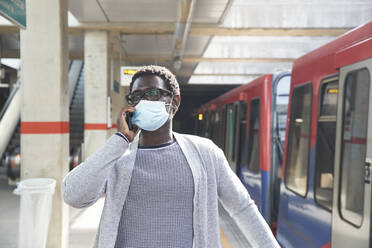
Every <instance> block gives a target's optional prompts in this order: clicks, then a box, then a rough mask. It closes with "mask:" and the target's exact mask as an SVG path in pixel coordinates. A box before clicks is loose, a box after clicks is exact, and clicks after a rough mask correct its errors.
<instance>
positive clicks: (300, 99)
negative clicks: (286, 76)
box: [285, 84, 312, 196]
mask: <svg viewBox="0 0 372 248" xmlns="http://www.w3.org/2000/svg"><path fill="white" fill-rule="evenodd" d="M311 91H312V86H311V84H305V85H303V86H300V87H297V88H295V89H294V90H293V96H292V103H291V118H290V123H289V134H288V148H287V161H286V175H285V183H286V185H287V187H288V188H289V189H291V190H293V191H294V192H296V193H298V194H300V195H303V196H305V194H306V191H307V172H308V170H307V168H308V157H309V136H310V135H309V134H310V119H311V96H312V94H311Z"/></svg>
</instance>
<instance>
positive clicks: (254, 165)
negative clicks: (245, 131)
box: [248, 99, 260, 173]
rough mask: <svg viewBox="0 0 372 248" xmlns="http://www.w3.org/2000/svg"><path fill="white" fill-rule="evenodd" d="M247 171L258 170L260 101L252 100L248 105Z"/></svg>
mask: <svg viewBox="0 0 372 248" xmlns="http://www.w3.org/2000/svg"><path fill="white" fill-rule="evenodd" d="M248 144H249V145H248V147H249V148H248V169H249V170H251V171H253V172H256V173H258V171H259V169H260V100H259V99H254V100H252V101H251V104H250V114H249V142H248Z"/></svg>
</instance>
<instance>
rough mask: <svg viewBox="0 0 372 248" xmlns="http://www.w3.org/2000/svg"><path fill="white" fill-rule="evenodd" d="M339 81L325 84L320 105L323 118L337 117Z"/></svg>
mask: <svg viewBox="0 0 372 248" xmlns="http://www.w3.org/2000/svg"><path fill="white" fill-rule="evenodd" d="M337 94H338V81H332V82H329V83H327V84H323V86H322V93H321V99H322V102H321V104H320V115H321V116H336V113H337Z"/></svg>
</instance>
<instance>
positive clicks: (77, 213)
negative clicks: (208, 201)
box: [0, 168, 251, 248]
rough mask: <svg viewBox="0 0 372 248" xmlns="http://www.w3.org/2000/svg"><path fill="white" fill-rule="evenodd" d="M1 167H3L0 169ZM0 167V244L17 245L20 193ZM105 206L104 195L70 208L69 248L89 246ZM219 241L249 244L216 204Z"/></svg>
mask: <svg viewBox="0 0 372 248" xmlns="http://www.w3.org/2000/svg"><path fill="white" fill-rule="evenodd" d="M1 169H3V168H1ZM1 169H0V199H1V204H0V219H1V221H0V233H1V235H0V247H7V248H17V242H18V241H17V239H18V221H19V196H16V195H14V194H13V193H12V192H13V190H14V189H15V187H16V186H12V185H8V179H7V177H6V175H4V174H3V173H1ZM103 205H104V198H101V199H99V200H98V201H97V202H96V203H95V204H94V205H92V206H90V207H88V208H84V209H76V208H73V207H70V234H69V235H70V237H69V248H91V247H92V246H93V242H94V238H95V235H96V232H97V228H98V224H99V220H100V217H101V213H102V208H103ZM219 212H220V228H221V229H220V230H221V244H222V247H223V248H249V247H251V246H250V245H249V243H248V241H247V240H246V239H245V237H244V235H243V234H242V233H241V232H240V230H239V228H238V227H237V225H236V224H235V222H234V221H233V220H232V219H231V218H230V217H229V215H228V214H227V212H226V211H225V210H224V209H223V207H222V206H221V205H220V206H219Z"/></svg>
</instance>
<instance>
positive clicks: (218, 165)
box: [61, 132, 280, 248]
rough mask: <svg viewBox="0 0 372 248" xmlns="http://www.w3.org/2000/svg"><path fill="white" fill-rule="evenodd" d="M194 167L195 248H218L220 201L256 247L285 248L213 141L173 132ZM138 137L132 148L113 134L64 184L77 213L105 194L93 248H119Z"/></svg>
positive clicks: (64, 195) (67, 200)
mask: <svg viewBox="0 0 372 248" xmlns="http://www.w3.org/2000/svg"><path fill="white" fill-rule="evenodd" d="M173 134H174V137H175V138H176V140H177V142H178V144H179V146H180V147H181V150H182V152H183V153H184V155H185V157H186V159H187V162H188V164H189V166H190V169H191V172H192V175H193V182H194V197H193V234H194V235H193V242H194V247H195V248H218V247H221V243H220V230H219V216H218V199H219V200H220V202H221V204H222V205H223V206H224V208H225V209H226V210H227V211H228V212H229V214H230V215H231V217H232V218H234V220H235V221H236V223H237V224H238V226H239V227H240V229H241V230H242V232H243V233H244V234H245V235H246V238H247V240H248V241H250V243H251V244H252V246H253V247H260V248H261V247H280V246H279V244H278V243H277V241H276V240H275V238H274V236H273V234H272V233H271V230H270V228H269V227H268V225H267V224H266V222H265V220H264V219H263V217H262V216H261V214H260V213H259V211H258V209H257V207H256V205H255V204H254V202H253V200H252V199H251V198H250V196H249V194H248V192H247V190H246V189H245V188H244V186H243V185H242V183H241V182H240V181H239V178H238V177H237V176H236V175H235V173H234V172H233V171H232V170H231V169H230V167H229V164H228V162H227V160H226V158H225V156H224V153H223V151H222V150H221V149H219V148H218V147H217V146H216V145H215V144H214V143H213V142H212V141H210V140H208V139H205V138H200V137H197V136H192V135H182V134H178V133H175V132H174V133H173ZM139 135H140V134H138V135H137V136H136V137H135V139H134V140H133V142H132V143H130V144H128V143H127V142H126V141H125V140H124V139H123V138H121V137H119V136H118V135H113V136H112V137H111V138H110V139H109V140H108V141H107V142H106V143H105V145H104V146H103V147H102V148H100V149H99V150H97V151H96V152H95V153H93V154H92V155H91V156H89V157H88V159H87V160H86V161H85V162H83V163H82V164H80V165H79V166H77V167H75V168H74V169H73V170H72V171H70V172H69V173H68V174H67V175H66V177H65V178H64V180H63V181H62V186H61V187H62V195H63V199H64V200H65V202H66V203H68V204H69V205H71V206H73V207H76V208H83V207H88V206H90V205H92V204H94V203H95V202H96V201H97V200H98V199H99V198H100V197H101V196H103V195H105V204H104V208H103V212H102V216H101V221H100V225H99V228H98V232H97V236H96V240H95V243H94V247H96V248H114V246H115V241H116V237H117V233H118V226H119V222H120V216H121V213H122V209H123V206H124V202H125V200H126V198H127V193H128V189H129V186H130V182H131V176H132V171H133V167H134V163H135V159H136V153H137V147H138V137H139Z"/></svg>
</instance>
